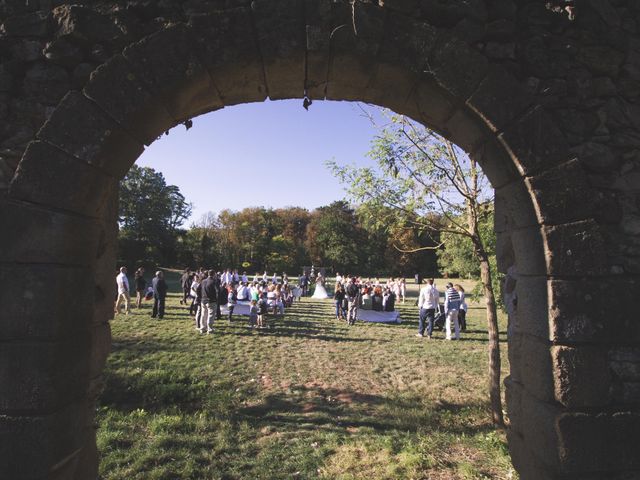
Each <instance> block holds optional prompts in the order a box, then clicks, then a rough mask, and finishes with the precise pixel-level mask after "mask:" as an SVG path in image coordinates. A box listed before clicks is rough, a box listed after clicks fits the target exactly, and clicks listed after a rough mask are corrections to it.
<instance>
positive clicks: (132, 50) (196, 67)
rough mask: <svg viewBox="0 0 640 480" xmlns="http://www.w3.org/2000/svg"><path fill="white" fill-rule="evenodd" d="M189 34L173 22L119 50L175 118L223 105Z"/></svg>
mask: <svg viewBox="0 0 640 480" xmlns="http://www.w3.org/2000/svg"><path fill="white" fill-rule="evenodd" d="M192 38H193V35H192V32H191V30H190V29H189V28H188V27H187V26H185V25H181V24H180V25H174V26H171V27H169V28H166V29H164V30H161V31H160V32H158V33H155V34H153V35H150V36H148V37H146V38H144V39H143V40H141V41H140V42H138V43H136V44H134V45H132V46H130V47H127V48H126V49H125V50H124V52H123V55H124V57H125V58H126V59H127V60H128V61H129V64H130V65H131V66H132V69H133V71H134V74H135V76H136V78H138V79H140V81H141V82H142V83H144V85H145V87H146V88H147V89H148V91H149V92H151V93H152V95H153V96H154V97H156V99H157V101H158V102H159V103H161V104H162V105H164V106H165V108H166V110H167V111H168V112H169V113H170V114H171V116H172V117H173V118H174V119H175V120H176V122H181V121H184V120H187V119H189V118H191V117H195V116H197V115H200V114H202V113H206V112H210V111H212V110H217V109H219V108H222V106H223V105H222V101H221V100H220V98H219V96H218V91H217V90H216V88H215V85H214V84H213V80H212V79H211V76H210V75H209V72H208V71H207V69H206V68H205V67H204V66H203V65H202V63H201V61H200V60H199V59H198V58H197V56H196V53H195V51H194V43H195V42H194V40H193V39H192Z"/></svg>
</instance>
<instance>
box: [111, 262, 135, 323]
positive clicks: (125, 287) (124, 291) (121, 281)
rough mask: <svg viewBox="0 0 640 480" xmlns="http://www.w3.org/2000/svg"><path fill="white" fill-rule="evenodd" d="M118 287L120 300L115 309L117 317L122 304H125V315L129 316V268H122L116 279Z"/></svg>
mask: <svg viewBox="0 0 640 480" xmlns="http://www.w3.org/2000/svg"><path fill="white" fill-rule="evenodd" d="M116 285H118V299H117V300H116V306H115V308H114V313H115V315H118V314H119V313H120V304H121V303H122V302H124V313H126V314H127V315H129V302H130V301H131V298H130V297H129V279H128V278H127V267H120V273H119V274H118V276H117V277H116Z"/></svg>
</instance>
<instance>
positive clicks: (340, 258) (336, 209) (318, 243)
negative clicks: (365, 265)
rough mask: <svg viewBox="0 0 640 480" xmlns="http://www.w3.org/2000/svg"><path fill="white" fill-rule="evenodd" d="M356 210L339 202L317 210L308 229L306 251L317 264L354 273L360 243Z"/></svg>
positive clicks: (356, 266) (359, 251) (358, 260)
mask: <svg viewBox="0 0 640 480" xmlns="http://www.w3.org/2000/svg"><path fill="white" fill-rule="evenodd" d="M361 233H362V230H361V229H360V228H359V224H358V220H357V217H356V215H355V210H354V209H352V208H351V207H350V206H349V204H348V203H347V202H345V201H342V200H339V201H336V202H333V203H331V204H330V205H327V206H324V207H320V208H318V209H316V210H315V211H314V212H313V214H312V218H311V221H310V222H309V225H308V227H307V248H308V249H309V253H310V255H311V259H312V261H313V262H314V263H315V264H317V265H323V266H327V267H334V268H343V269H345V270H350V271H352V272H353V271H355V270H357V269H358V267H359V265H360V260H361V256H360V253H361V248H360V243H361V241H362V240H363V237H362V235H361Z"/></svg>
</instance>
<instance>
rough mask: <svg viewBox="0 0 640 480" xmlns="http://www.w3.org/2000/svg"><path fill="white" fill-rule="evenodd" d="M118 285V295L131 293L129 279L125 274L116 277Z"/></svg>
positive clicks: (121, 273)
mask: <svg viewBox="0 0 640 480" xmlns="http://www.w3.org/2000/svg"><path fill="white" fill-rule="evenodd" d="M116 284H117V285H118V294H121V293H129V279H128V278H127V276H126V275H125V274H124V273H123V272H120V273H119V274H118V276H117V277H116Z"/></svg>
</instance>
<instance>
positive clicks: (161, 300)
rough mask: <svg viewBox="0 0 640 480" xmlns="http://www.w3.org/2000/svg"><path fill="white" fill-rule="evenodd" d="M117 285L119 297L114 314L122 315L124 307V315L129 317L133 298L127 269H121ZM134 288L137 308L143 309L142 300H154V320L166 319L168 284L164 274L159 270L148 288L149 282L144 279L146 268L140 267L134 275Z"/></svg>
mask: <svg viewBox="0 0 640 480" xmlns="http://www.w3.org/2000/svg"><path fill="white" fill-rule="evenodd" d="M116 285H117V287H118V296H117V298H116V302H115V306H114V314H116V315H117V314H118V313H120V307H121V306H124V313H125V314H126V315H129V311H130V308H131V306H130V304H131V297H130V294H129V291H130V289H129V279H128V278H127V267H120V270H119V273H118V275H117V276H116ZM134 286H135V289H136V308H141V307H142V299H143V298H146V299H148V300H151V299H152V298H153V308H152V310H151V317H152V318H160V319H162V318H163V317H164V306H165V299H166V298H167V291H168V290H169V289H168V287H167V282H166V281H165V279H164V272H163V271H162V270H158V271H157V272H156V275H155V277H153V280H151V285H150V286H149V287H147V281H146V280H145V278H144V268H143V267H140V268H138V269H137V270H136V273H135V275H134Z"/></svg>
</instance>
